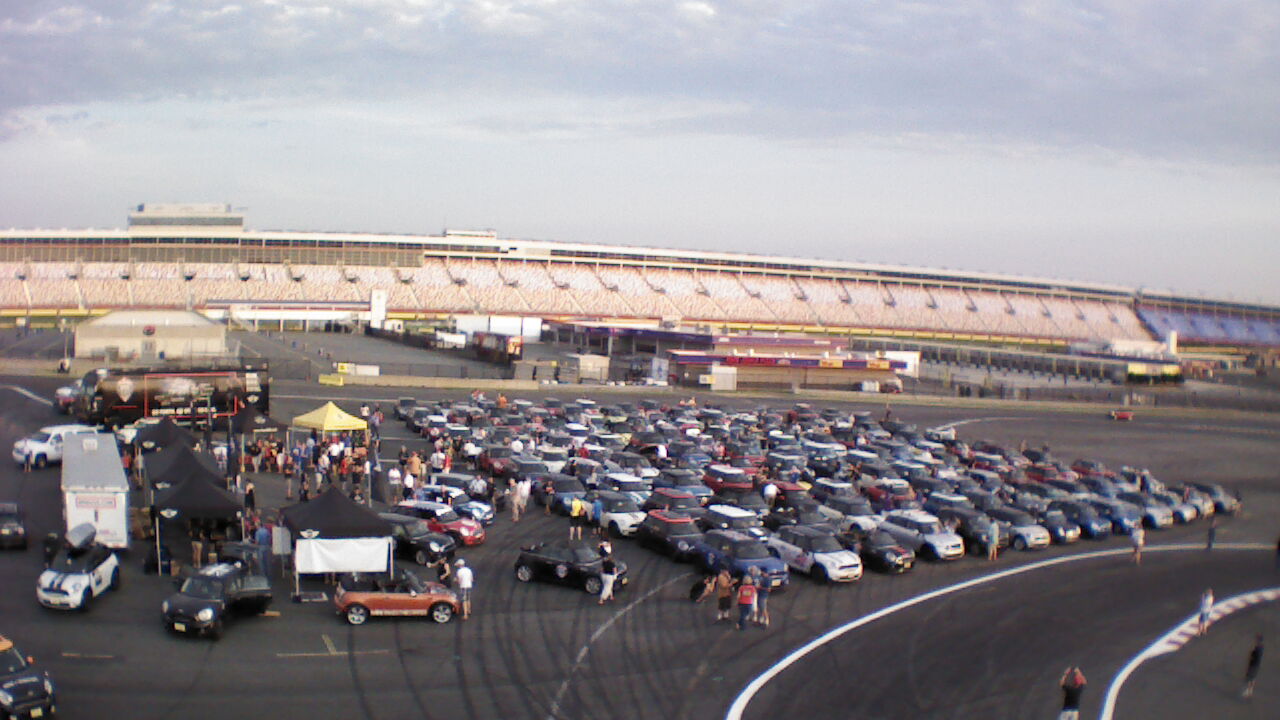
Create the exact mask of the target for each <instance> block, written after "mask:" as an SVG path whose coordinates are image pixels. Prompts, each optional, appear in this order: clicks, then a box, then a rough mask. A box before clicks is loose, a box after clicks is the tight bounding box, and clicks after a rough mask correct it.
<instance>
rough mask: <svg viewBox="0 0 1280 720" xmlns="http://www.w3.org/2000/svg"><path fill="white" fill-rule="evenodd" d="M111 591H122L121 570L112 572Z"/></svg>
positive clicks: (117, 569)
mask: <svg viewBox="0 0 1280 720" xmlns="http://www.w3.org/2000/svg"><path fill="white" fill-rule="evenodd" d="M111 589H112V590H119V589H120V568H116V569H115V570H112V571H111Z"/></svg>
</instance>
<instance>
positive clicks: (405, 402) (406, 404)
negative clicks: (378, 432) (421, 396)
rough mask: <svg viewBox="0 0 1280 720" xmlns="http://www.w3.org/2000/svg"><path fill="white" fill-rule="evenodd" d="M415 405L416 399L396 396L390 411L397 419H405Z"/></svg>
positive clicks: (416, 403)
mask: <svg viewBox="0 0 1280 720" xmlns="http://www.w3.org/2000/svg"><path fill="white" fill-rule="evenodd" d="M417 406H418V401H417V400H415V399H413V398H411V397H402V398H396V405H395V408H394V409H393V411H392V412H393V413H394V414H395V417H396V419H397V420H407V419H409V415H410V413H412V412H413V409H414V408H415V407H417Z"/></svg>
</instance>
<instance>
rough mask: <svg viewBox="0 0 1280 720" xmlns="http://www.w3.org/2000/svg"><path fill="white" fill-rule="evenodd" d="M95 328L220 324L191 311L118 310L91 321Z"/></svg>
mask: <svg viewBox="0 0 1280 720" xmlns="http://www.w3.org/2000/svg"><path fill="white" fill-rule="evenodd" d="M84 324H86V325H92V326H94V327H138V326H144V325H156V326H169V327H207V326H210V325H217V324H218V323H216V322H214V321H212V320H210V319H209V318H207V317H205V316H203V315H201V314H200V313H197V312H191V311H189V310H117V311H115V312H113V313H108V314H106V315H103V316H102V317H100V318H94V319H93V320H89V321H87V322H86V323H84Z"/></svg>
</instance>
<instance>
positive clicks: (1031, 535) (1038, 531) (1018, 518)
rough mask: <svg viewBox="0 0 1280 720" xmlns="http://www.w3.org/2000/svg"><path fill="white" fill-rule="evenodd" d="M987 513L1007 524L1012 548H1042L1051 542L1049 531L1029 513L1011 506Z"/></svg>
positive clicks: (1006, 529)
mask: <svg viewBox="0 0 1280 720" xmlns="http://www.w3.org/2000/svg"><path fill="white" fill-rule="evenodd" d="M987 514H988V515H990V516H991V517H993V518H995V519H996V520H997V521H999V522H1000V523H1003V524H1005V525H1007V526H1008V527H1007V528H1005V531H1007V532H1008V533H1009V544H1010V545H1011V546H1012V547H1013V549H1014V550H1043V549H1044V548H1047V547H1049V545H1050V544H1052V543H1053V538H1052V537H1051V536H1050V535H1049V531H1048V530H1047V529H1046V528H1045V527H1044V526H1043V525H1041V524H1039V523H1037V522H1036V521H1035V518H1033V517H1031V515H1030V514H1028V513H1026V512H1024V511H1022V510H1019V509H1017V508H1011V507H999V508H994V509H992V510H989V511H987Z"/></svg>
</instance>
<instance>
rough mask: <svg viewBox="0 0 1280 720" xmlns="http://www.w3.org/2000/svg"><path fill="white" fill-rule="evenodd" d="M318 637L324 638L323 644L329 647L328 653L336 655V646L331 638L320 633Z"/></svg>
mask: <svg viewBox="0 0 1280 720" xmlns="http://www.w3.org/2000/svg"><path fill="white" fill-rule="evenodd" d="M320 637H321V638H322V639H323V640H324V646H325V647H326V648H328V649H329V654H330V655H337V654H338V648H336V647H334V645H333V640H332V639H330V638H329V636H328V635H321V636H320Z"/></svg>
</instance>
